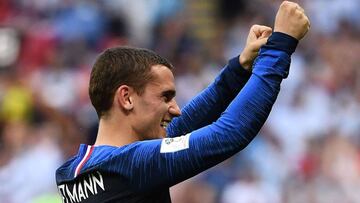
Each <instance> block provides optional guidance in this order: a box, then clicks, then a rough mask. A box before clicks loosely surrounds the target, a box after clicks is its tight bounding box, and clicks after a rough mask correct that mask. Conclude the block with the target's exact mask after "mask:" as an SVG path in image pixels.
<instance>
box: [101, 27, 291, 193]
mask: <svg viewBox="0 0 360 203" xmlns="http://www.w3.org/2000/svg"><path fill="white" fill-rule="evenodd" d="M278 41H279V42H278ZM284 42H286V43H284ZM296 44H297V40H296V39H294V38H292V37H290V36H287V35H285V34H282V33H274V34H273V35H272V36H271V37H270V39H269V41H268V43H267V44H266V45H265V46H263V47H262V48H261V50H260V54H259V56H258V58H257V59H256V61H255V65H254V69H253V73H252V75H251V77H250V79H249V81H248V82H247V83H246V85H245V86H244V88H243V89H242V90H241V91H240V93H239V94H238V95H237V96H236V97H235V98H234V100H233V101H232V102H231V103H230V105H229V106H228V107H227V109H226V110H225V111H224V112H223V113H222V114H221V116H220V118H219V119H217V120H216V121H215V122H214V123H212V124H210V125H207V126H205V127H202V128H200V129H197V130H195V131H193V132H191V133H190V134H187V135H184V136H181V137H177V138H165V139H162V140H161V139H157V140H149V141H140V142H136V143H133V144H131V145H128V146H126V147H125V149H124V148H122V150H118V151H117V150H115V151H114V154H113V157H112V159H110V160H109V163H107V165H109V166H111V167H110V169H111V170H112V171H113V172H117V173H121V174H122V175H123V176H125V177H127V179H128V180H129V186H130V187H132V188H134V189H136V190H139V191H152V190H154V189H158V188H163V187H170V186H172V185H175V184H177V183H179V182H181V181H183V180H185V179H187V178H190V177H192V176H194V175H196V174H198V173H200V172H202V171H204V170H206V169H208V168H210V167H212V166H214V165H216V164H218V163H220V162H221V161H223V160H225V159H227V158H229V157H230V156H232V155H234V154H235V153H237V152H239V151H240V150H242V149H243V148H245V147H246V146H247V145H248V144H249V143H250V141H251V140H252V139H253V138H254V137H255V136H256V134H257V133H258V131H259V130H260V128H261V127H262V125H263V124H264V122H265V120H266V119H267V117H268V115H269V113H270V111H271V108H272V105H273V104H274V102H275V100H276V97H277V95H278V92H279V90H280V83H281V81H282V80H283V79H284V78H286V77H287V75H288V70H289V66H290V55H291V54H292V53H293V51H294V50H295V47H296ZM119 157H122V158H121V159H120V158H119ZM124 157H125V158H124Z"/></svg>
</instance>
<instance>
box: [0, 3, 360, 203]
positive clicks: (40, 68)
mask: <svg viewBox="0 0 360 203" xmlns="http://www.w3.org/2000/svg"><path fill="white" fill-rule="evenodd" d="M280 2H281V1H279V0H252V1H246V0H198V1H191V0H134V1H130V0H102V1H95V0H65V1H64V0H1V1H0V203H23V202H48V203H51V202H54V203H55V202H60V199H59V198H58V196H57V189H56V184H55V177H54V172H55V170H56V168H57V167H58V166H59V165H60V164H61V163H62V162H63V161H64V160H65V159H67V158H69V157H71V156H72V155H74V154H75V153H76V152H77V150H78V145H79V144H80V143H87V144H92V143H93V142H94V140H95V136H96V132H97V121H98V119H97V116H96V112H95V110H94V109H93V108H92V106H91V103H90V100H89V98H88V92H87V91H88V90H87V87H88V79H89V74H90V71H91V67H92V64H93V62H94V61H95V59H96V56H97V55H98V54H99V53H100V52H101V51H103V50H104V49H106V48H108V47H112V46H118V45H130V46H136V47H146V48H149V49H152V50H154V51H156V52H157V53H159V54H161V55H163V56H165V57H166V58H168V59H169V60H170V61H171V62H172V63H173V65H174V66H175V70H174V73H175V75H176V86H177V92H178V93H177V96H176V99H177V101H178V103H179V105H180V106H183V105H185V104H186V102H188V101H189V100H190V99H191V98H192V97H193V96H194V95H195V94H197V93H198V92H200V91H201V90H202V89H204V88H205V87H206V86H207V85H208V84H209V83H210V82H211V81H212V80H213V79H214V77H215V76H216V75H217V73H218V72H219V71H220V70H221V68H222V67H223V66H224V65H225V64H226V63H227V60H228V59H230V58H232V57H234V56H237V55H239V54H240V52H241V50H242V49H243V47H244V45H245V40H246V37H247V34H248V31H249V29H250V27H251V25H252V24H255V23H256V24H264V25H268V26H272V25H273V20H274V18H275V14H276V11H277V8H278V6H279V5H280ZM297 2H298V3H299V4H300V5H302V6H303V7H304V8H305V11H306V12H307V14H308V15H309V17H310V21H311V30H310V33H309V34H308V35H307V36H306V37H305V39H303V40H302V42H301V44H300V45H299V47H298V49H297V51H296V53H295V54H294V55H293V56H292V64H291V69H290V75H289V77H288V79H286V80H285V81H284V82H283V84H282V91H281V93H280V95H279V97H278V100H277V102H276V104H275V106H274V107H273V110H272V113H271V114H270V117H269V119H268V120H267V122H266V124H265V125H264V127H263V128H262V130H261V132H260V133H259V135H258V136H257V138H255V140H254V141H253V142H252V143H251V144H250V145H249V146H248V147H247V148H246V149H245V150H243V151H242V152H241V153H239V154H238V155H236V156H235V157H233V158H231V159H229V160H227V161H225V162H224V163H222V164H219V165H217V166H216V167H214V168H212V169H210V170H209V171H207V172H205V173H202V174H200V175H198V176H196V177H194V178H192V179H190V180H188V181H185V182H183V183H181V184H179V185H176V186H174V187H173V188H171V193H172V199H173V202H174V203H200V202H201V203H205V202H206V203H215V202H219V203H249V202H253V203H282V202H283V203H304V202H307V203H330V202H343V203H356V202H360V193H359V192H358V191H357V189H358V188H360V116H359V115H360V67H358V66H359V64H360V56H359V53H360V13H359V12H358V11H359V10H360V2H359V1H358V0H331V1H329V0H298V1H297Z"/></svg>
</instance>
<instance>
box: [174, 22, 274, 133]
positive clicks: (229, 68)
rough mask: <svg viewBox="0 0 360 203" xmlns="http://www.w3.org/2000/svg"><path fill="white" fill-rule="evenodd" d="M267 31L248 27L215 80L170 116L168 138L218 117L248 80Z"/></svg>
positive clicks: (258, 27)
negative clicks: (244, 38) (238, 52)
mask: <svg viewBox="0 0 360 203" xmlns="http://www.w3.org/2000/svg"><path fill="white" fill-rule="evenodd" d="M270 34H271V28H270V27H266V26H262V25H253V26H252V27H251V29H250V31H249V35H248V38H247V43H246V46H245V48H244V50H243V52H242V53H241V55H240V56H237V57H235V58H233V59H231V60H229V63H228V64H227V65H226V66H225V67H224V69H223V70H222V71H221V73H220V74H219V76H217V78H216V79H215V81H214V82H213V83H212V84H210V85H209V87H207V88H206V89H205V90H203V91H202V92H201V93H200V94H199V95H198V96H196V97H195V98H194V99H193V100H191V101H190V102H189V103H188V104H187V105H186V106H185V107H184V108H183V109H182V111H181V113H182V114H181V116H180V117H177V118H175V119H173V121H172V122H171V123H170V125H169V127H168V128H167V134H168V137H175V136H179V135H182V134H186V133H189V132H191V131H193V130H196V129H199V128H201V127H204V126H206V125H208V124H210V123H212V122H214V121H216V119H218V118H219V116H220V114H221V113H222V112H223V111H224V110H225V109H226V107H227V106H228V105H229V104H230V102H231V101H232V100H233V99H234V97H235V96H236V95H237V94H238V93H239V91H240V90H241V89H242V88H243V87H244V85H245V83H246V82H247V81H248V79H249V77H250V75H251V69H252V65H253V62H254V60H255V58H256V57H257V55H258V51H259V49H260V47H261V46H262V45H264V44H265V43H266V41H267V39H268V37H269V36H270Z"/></svg>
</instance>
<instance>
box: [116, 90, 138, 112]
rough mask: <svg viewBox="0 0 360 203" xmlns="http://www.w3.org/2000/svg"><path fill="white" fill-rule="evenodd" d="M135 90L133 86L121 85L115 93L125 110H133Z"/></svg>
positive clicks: (119, 103)
mask: <svg viewBox="0 0 360 203" xmlns="http://www.w3.org/2000/svg"><path fill="white" fill-rule="evenodd" d="M134 93H135V91H134V89H133V88H132V87H130V86H127V85H121V86H120V87H118V89H117V90H116V93H115V100H116V101H115V102H117V103H118V105H119V107H120V108H122V109H124V110H128V111H130V110H132V109H133V108H134V102H133V98H132V97H133V95H134Z"/></svg>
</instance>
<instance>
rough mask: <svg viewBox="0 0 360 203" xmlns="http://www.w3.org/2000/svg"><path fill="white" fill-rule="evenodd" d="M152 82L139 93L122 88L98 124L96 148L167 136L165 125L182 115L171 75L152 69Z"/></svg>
mask: <svg viewBox="0 0 360 203" xmlns="http://www.w3.org/2000/svg"><path fill="white" fill-rule="evenodd" d="M151 72H152V76H153V78H152V80H151V81H149V82H148V83H147V84H146V86H145V89H144V92H143V93H142V94H138V93H137V92H136V91H135V90H134V89H133V88H132V87H131V86H127V85H121V86H120V87H119V88H118V89H117V90H116V92H115V95H114V101H113V106H112V107H111V109H110V111H109V113H108V115H106V116H103V117H102V118H101V119H100V122H99V131H98V135H97V139H96V142H95V145H112V146H123V145H126V144H130V143H132V142H135V141H140V140H148V139H157V138H164V137H166V130H165V127H166V125H165V126H164V123H165V124H166V123H169V122H170V121H171V119H172V118H174V117H177V116H179V115H180V114H181V112H180V108H179V106H178V105H177V103H176V101H175V94H176V91H175V82H174V75H173V73H172V72H171V70H170V69H169V68H167V67H166V66H163V65H154V66H152V67H151Z"/></svg>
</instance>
